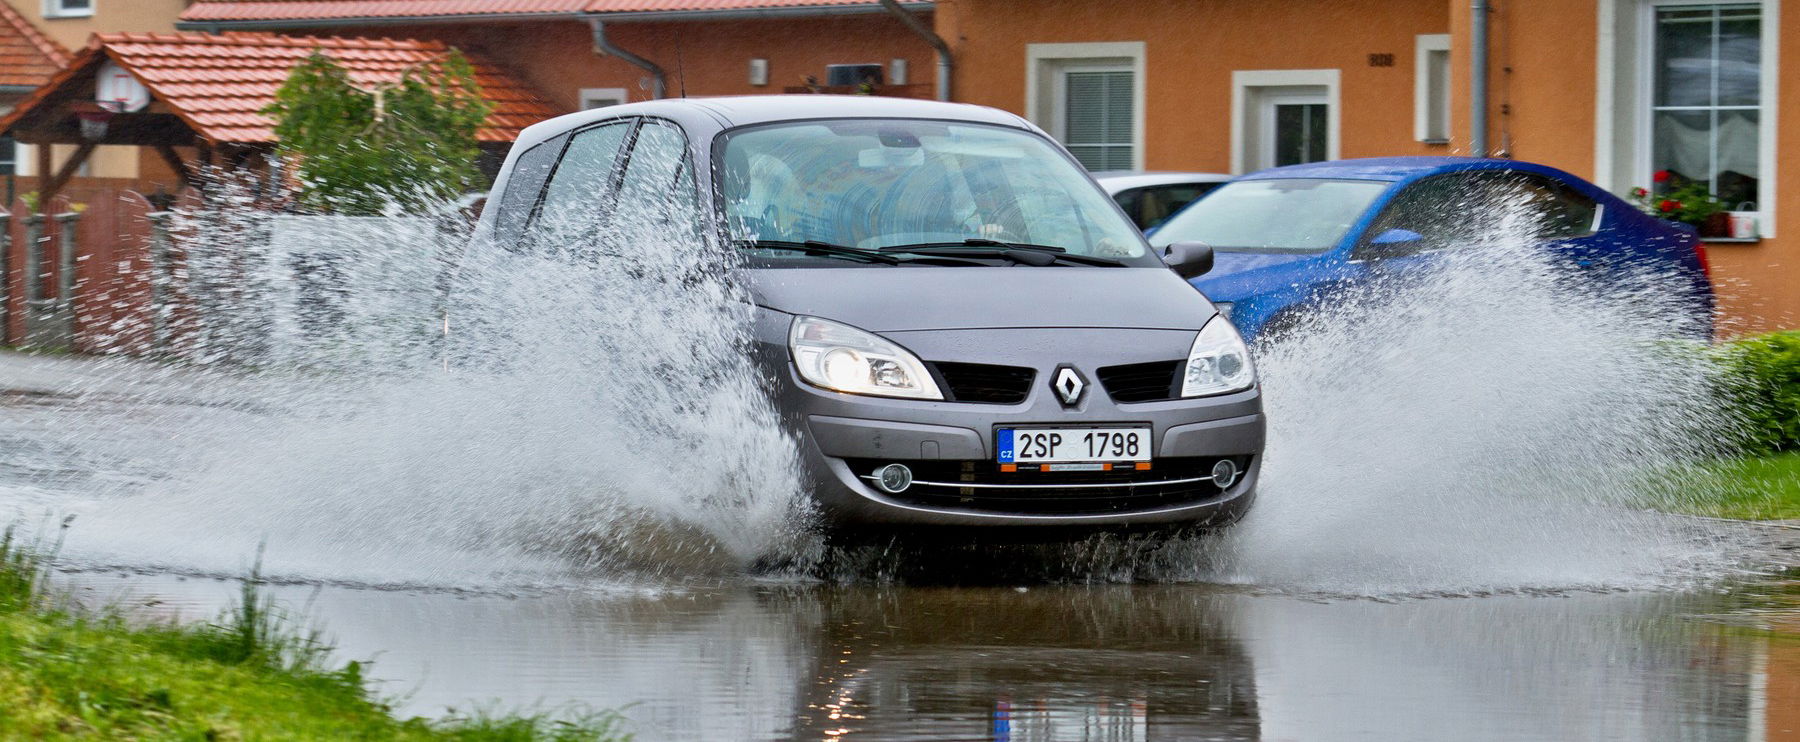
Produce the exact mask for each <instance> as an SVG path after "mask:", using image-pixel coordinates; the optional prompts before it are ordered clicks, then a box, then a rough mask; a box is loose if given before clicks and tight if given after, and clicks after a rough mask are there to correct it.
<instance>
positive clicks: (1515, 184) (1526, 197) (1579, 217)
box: [1501, 173, 1600, 240]
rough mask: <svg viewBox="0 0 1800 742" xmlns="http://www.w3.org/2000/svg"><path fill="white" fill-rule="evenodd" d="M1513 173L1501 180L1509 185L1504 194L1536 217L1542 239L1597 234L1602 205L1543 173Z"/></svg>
mask: <svg viewBox="0 0 1800 742" xmlns="http://www.w3.org/2000/svg"><path fill="white" fill-rule="evenodd" d="M1512 175H1513V177H1511V178H1505V179H1501V182H1502V183H1505V184H1506V186H1507V187H1506V188H1504V189H1503V196H1504V197H1505V198H1507V200H1508V201H1509V202H1511V203H1514V204H1518V205H1519V206H1520V207H1522V208H1525V209H1527V210H1529V211H1530V212H1531V213H1532V214H1533V215H1534V216H1536V217H1537V219H1538V221H1539V224H1540V229H1541V232H1540V234H1539V237H1540V238H1541V239H1547V240H1563V239H1570V238H1573V237H1586V236H1587V235H1590V234H1593V233H1594V229H1595V227H1597V226H1598V222H1599V216H1600V204H1598V203H1595V201H1594V199H1591V198H1588V197H1587V196H1584V195H1582V194H1580V193H1579V192H1577V191H1576V190H1575V189H1573V188H1570V187H1569V186H1568V185H1567V184H1565V183H1560V182H1557V181H1556V180H1553V179H1550V178H1546V177H1544V176H1542V175H1535V174H1527V173H1514V174H1512Z"/></svg>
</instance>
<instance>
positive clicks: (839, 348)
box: [788, 317, 944, 399]
mask: <svg viewBox="0 0 1800 742" xmlns="http://www.w3.org/2000/svg"><path fill="white" fill-rule="evenodd" d="M788 351H789V352H791V353H792V354H793V356H794V367H795V368H797V369H799V371H800V378H802V379H805V380H806V382H807V383H809V384H813V385H815V386H821V387H824V388H826V389H830V390H832V391H838V392H844V393H846V394H867V395H871V396H876V397H903V398H907V399H943V398H944V393H943V392H941V391H938V386H937V382H936V381H933V380H932V378H931V373H930V372H928V371H926V370H925V364H924V363H923V362H921V361H920V360H919V357H918V356H915V355H913V354H911V353H909V352H907V351H906V349H905V348H902V347H900V346H898V345H895V344H893V343H890V342H888V341H886V340H883V339H882V338H880V337H877V336H875V335H873V334H871V333H867V332H864V331H862V330H858V329H856V328H854V327H851V326H849V325H846V324H842V323H838V322H832V321H831V320H826V319H819V318H818V317H796V318H794V325H793V328H792V329H791V330H789V331H788Z"/></svg>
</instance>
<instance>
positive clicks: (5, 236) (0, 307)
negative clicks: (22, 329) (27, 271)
mask: <svg viewBox="0 0 1800 742" xmlns="http://www.w3.org/2000/svg"><path fill="white" fill-rule="evenodd" d="M12 299H13V296H12V213H11V212H7V211H0V345H5V344H6V335H7V333H8V332H9V331H11V329H12V316H13V315H12V313H13V308H12V304H13V302H12Z"/></svg>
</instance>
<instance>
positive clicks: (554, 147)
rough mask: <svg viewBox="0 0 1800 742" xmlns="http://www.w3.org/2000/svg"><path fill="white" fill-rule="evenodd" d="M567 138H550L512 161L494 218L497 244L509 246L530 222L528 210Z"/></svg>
mask: <svg viewBox="0 0 1800 742" xmlns="http://www.w3.org/2000/svg"><path fill="white" fill-rule="evenodd" d="M568 140H569V137H568V135H566V134H565V135H562V136H558V137H553V138H551V139H547V140H545V141H542V142H539V143H538V144H537V146H535V147H532V148H531V149H528V150H525V152H524V153H523V154H520V155H519V157H518V159H516V160H514V161H513V169H512V174H511V175H510V176H508V177H507V179H506V194H505V195H503V196H501V198H500V203H499V204H498V205H499V211H497V212H496V213H495V214H494V235H495V237H496V239H498V240H499V241H500V244H503V245H510V244H512V243H514V242H516V241H518V239H519V234H520V233H521V232H522V231H523V230H524V229H525V222H526V221H527V220H528V219H530V218H531V207H532V206H535V205H537V199H538V194H539V193H542V192H543V190H544V181H546V180H549V179H550V170H551V168H553V167H555V166H556V156H557V155H558V154H560V153H561V152H562V148H563V143H564V142H567V141H568Z"/></svg>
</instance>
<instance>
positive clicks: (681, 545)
mask: <svg viewBox="0 0 1800 742" xmlns="http://www.w3.org/2000/svg"><path fill="white" fill-rule="evenodd" d="M232 193H233V191H230V190H226V191H225V195H224V196H222V197H220V198H219V199H217V200H216V201H215V203H217V204H219V205H217V206H215V207H213V208H210V209H208V210H205V211H195V212H192V213H188V214H185V215H184V217H183V220H182V222H183V223H182V225H181V226H180V231H182V232H184V233H185V234H188V235H190V241H189V245H190V246H189V247H188V265H189V270H190V272H191V273H192V274H193V279H192V281H191V283H190V292H191V293H192V295H193V304H194V306H193V311H192V313H191V315H188V316H187V317H186V321H187V322H188V323H189V324H188V326H187V328H186V333H185V335H184V338H185V340H184V342H183V343H182V344H181V349H180V353H181V355H182V356H183V357H184V358H186V359H187V360H188V361H190V362H193V363H195V364H199V365H200V366H201V371H199V372H196V373H194V374H193V375H192V377H191V378H193V379H195V380H196V383H198V384H202V385H210V386H211V387H212V388H214V389H218V390H221V391H219V392H217V393H209V392H206V391H199V392H197V394H198V396H199V397H201V398H202V399H206V400H207V402H208V403H211V404H220V405H224V406H226V407H229V408H232V409H236V410H241V411H240V412H236V413H231V414H226V413H221V414H220V415H219V416H216V417H213V418H211V419H209V420H208V421H207V422H206V423H204V425H206V426H210V427H212V428H213V429H211V430H205V431H198V430H193V429H191V428H190V429H184V430H182V431H181V434H182V435H185V436H188V438H189V440H190V441H192V442H193V443H194V444H195V445H199V446H202V447H205V448H208V449H210V450H208V451H207V452H206V453H205V454H204V455H203V456H200V457H199V460H198V461H195V462H190V465H189V466H187V467H186V468H185V469H184V470H181V471H177V472H175V473H174V474H173V475H172V476H170V477H169V478H167V479H165V480H162V481H158V482H155V483H153V484H152V485H150V486H148V487H146V488H145V489H144V491H142V492H141V493H138V494H136V495H134V496H130V497H122V498H110V499H108V500H107V501H105V502H104V503H103V504H102V505H99V506H96V507H94V508H92V511H91V512H89V513H87V514H85V515H84V517H83V518H82V524H81V526H80V527H79V528H77V529H76V534H75V535H76V538H75V539H73V541H72V548H74V549H76V550H78V551H79V550H84V549H85V550H86V551H87V552H88V553H89V554H91V555H93V558H96V559H101V560H112V561H122V562H124V563H128V564H143V563H146V562H149V563H154V564H163V565H171V566H176V567H187V568H195V567H196V566H197V567H198V568H201V569H216V570H225V571H229V570H232V569H235V568H236V567H238V566H240V565H241V563H242V562H243V560H244V559H245V556H244V555H246V554H249V553H252V552H253V551H254V550H255V548H256V545H257V544H258V543H259V542H261V541H264V540H266V541H267V545H268V546H267V553H268V559H267V563H266V565H265V566H266V569H267V571H268V572H269V573H270V574H272V575H277V576H289V577H296V578H303V579H305V578H323V579H335V580H350V581H366V582H374V583H403V584H449V585H467V584H483V583H490V582H492V581H494V580H499V581H503V582H505V583H507V584H518V583H521V582H525V583H529V582H533V581H540V580H547V581H555V580H562V579H567V578H568V577H569V576H570V575H571V574H572V575H578V576H579V575H586V576H594V575H600V576H617V575H628V574H633V573H640V574H641V573H646V572H648V573H660V574H664V575H677V576H697V575H707V574H713V575H718V574H735V573H739V572H741V571H742V570H743V569H744V568H745V566H746V565H747V564H748V563H750V562H752V561H753V560H757V559H759V558H770V557H771V556H773V557H775V558H778V559H785V560H789V561H792V560H793V559H794V558H795V555H797V554H800V553H802V552H803V551H805V550H806V549H808V548H811V547H810V546H809V543H810V542H809V541H808V540H807V538H808V537H807V536H806V533H807V529H806V527H805V521H806V520H807V517H808V508H807V507H806V505H805V502H806V501H805V499H804V498H803V497H802V496H801V493H800V484H799V479H798V474H797V471H798V470H797V468H796V466H795V464H794V450H793V441H792V440H791V438H790V436H788V435H787V434H786V433H784V432H783V431H782V429H781V428H780V426H779V425H778V424H777V417H776V415H775V413H774V411H773V409H772V408H771V406H770V404H769V402H768V400H767V398H766V397H765V395H764V394H763V393H762V392H761V383H762V382H761V378H760V376H759V372H758V371H756V370H755V369H754V368H753V367H752V365H751V363H750V361H749V360H748V356H747V354H746V353H744V352H743V350H744V347H745V344H746V343H747V334H746V326H747V322H748V318H749V310H750V305H749V303H748V301H747V300H746V297H745V296H744V295H743V294H742V293H741V289H740V288H739V287H738V286H737V285H736V284H735V283H734V282H733V281H732V280H731V278H730V276H731V271H730V267H731V266H730V265H729V259H728V258H727V257H726V256H725V255H724V253H723V252H722V251H721V250H720V249H718V248H717V246H715V245H711V244H709V243H707V242H706V241H704V240H700V239H694V238H692V237H685V236H683V235H684V233H683V232H682V231H681V230H678V229H671V228H669V224H670V222H671V220H672V219H673V218H674V217H672V216H671V212H670V211H667V210H665V211H662V212H660V213H657V214H637V215H632V217H631V218H624V217H619V218H614V219H612V220H610V221H609V222H608V223H606V224H604V225H602V224H599V223H598V222H597V220H594V219H565V220H563V221H565V222H567V223H565V224H560V225H558V229H557V235H556V242H555V244H556V245H557V246H558V249H557V250H554V251H545V250H540V251H514V250H506V249H498V248H495V247H493V246H491V245H480V244H475V245H473V246H472V247H469V248H468V249H467V250H466V251H465V249H464V248H465V245H466V244H468V243H467V239H468V238H467V234H466V229H463V230H459V229H455V228H453V227H452V228H447V227H446V225H448V224H454V221H455V220H454V219H445V218H437V219H424V218H409V217H384V218H361V219H356V218H339V217H292V216H270V215H266V214H263V213H260V212H258V211H256V210H254V209H252V208H249V207H248V205H247V203H244V204H239V203H234V202H233V201H232V199H231V198H230V195H231V194H232ZM245 201H247V199H246V200H245ZM451 216H454V215H451ZM688 234H691V233H688ZM446 327H447V328H448V339H447V341H446V339H445V334H444V331H443V329H442V328H446ZM227 362H229V363H227ZM208 364H210V368H211V369H213V370H207V369H208V368H209V366H208ZM246 367H249V368H250V369H251V373H250V374H249V375H248V376H249V378H248V379H246V378H244V376H245V375H244V374H243V373H242V370H243V369H244V368H246ZM226 380H229V382H230V383H226ZM177 386H179V387H181V388H183V389H184V391H187V392H189V393H196V392H195V390H194V387H193V386H192V385H189V384H181V385H177ZM228 386H229V387H230V388H231V389H232V390H233V391H232V393H230V394H229V395H228V394H226V393H225V392H224V391H222V390H224V389H225V388H227V387H228ZM152 396H154V395H152ZM95 423H96V424H103V421H95ZM90 544H91V546H89V545H90Z"/></svg>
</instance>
